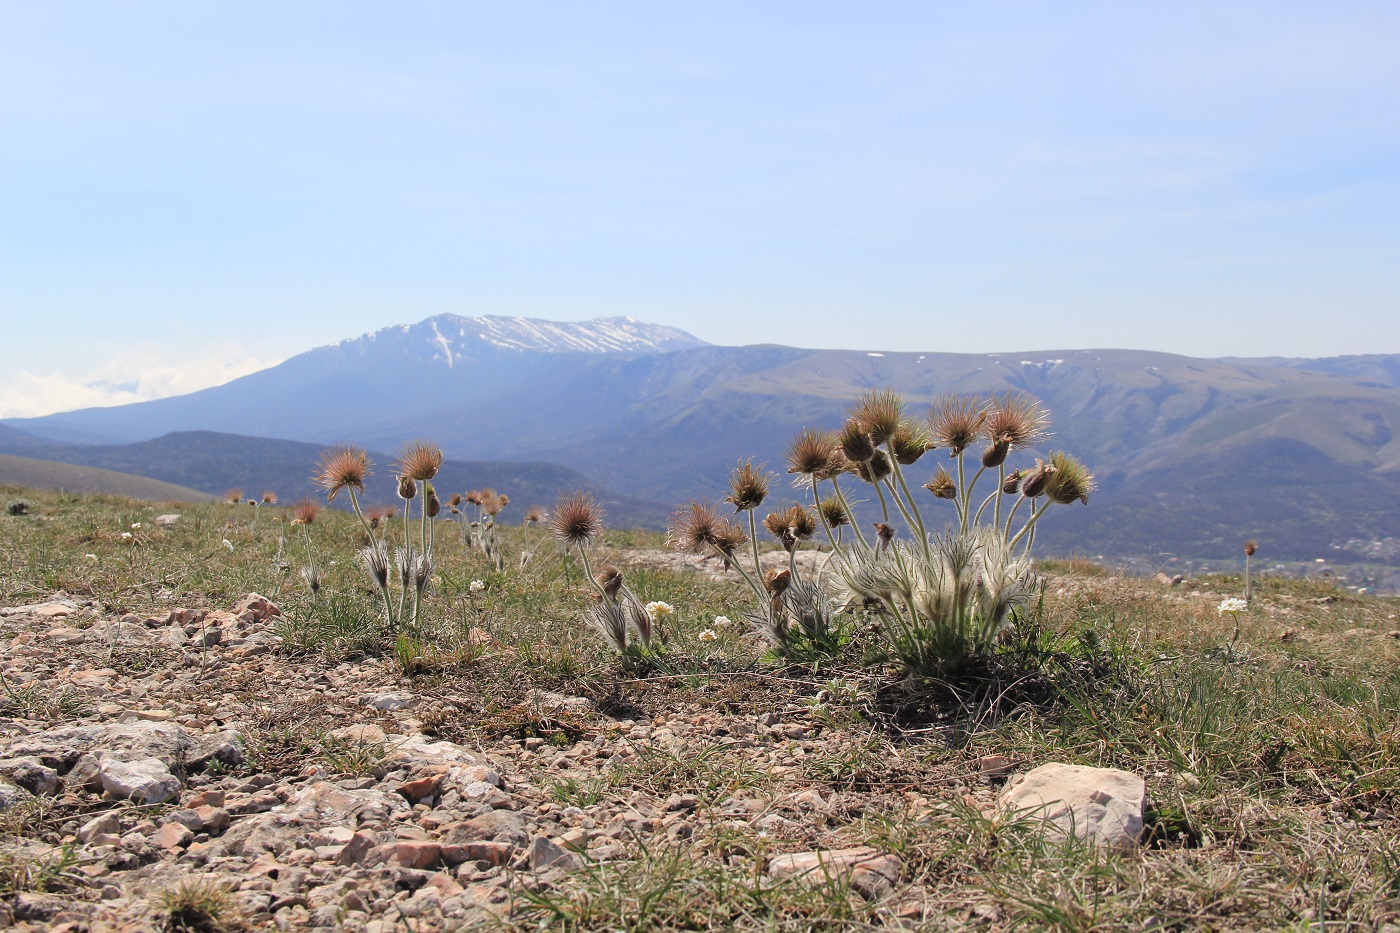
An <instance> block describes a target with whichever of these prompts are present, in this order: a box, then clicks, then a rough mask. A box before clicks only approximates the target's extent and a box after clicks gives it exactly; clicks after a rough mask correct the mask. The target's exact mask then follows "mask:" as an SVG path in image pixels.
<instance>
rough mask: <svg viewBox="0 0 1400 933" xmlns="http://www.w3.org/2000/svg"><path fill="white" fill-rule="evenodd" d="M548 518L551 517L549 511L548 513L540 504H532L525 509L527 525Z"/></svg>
mask: <svg viewBox="0 0 1400 933" xmlns="http://www.w3.org/2000/svg"><path fill="white" fill-rule="evenodd" d="M547 518H549V513H547V512H546V511H545V510H544V509H542V508H540V507H539V506H538V505H532V506H530V508H529V509H527V510H526V511H525V522H524V523H525V524H526V525H538V524H539V523H540V522H542V521H544V520H545V519H547Z"/></svg>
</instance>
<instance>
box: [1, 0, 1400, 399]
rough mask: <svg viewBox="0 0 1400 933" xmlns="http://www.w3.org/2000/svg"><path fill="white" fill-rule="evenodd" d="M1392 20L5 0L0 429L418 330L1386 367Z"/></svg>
mask: <svg viewBox="0 0 1400 933" xmlns="http://www.w3.org/2000/svg"><path fill="white" fill-rule="evenodd" d="M1397 48H1400V4H1395V3H1393V2H1384V3H1374V4H1368V3H1347V2H1331V3H1315V2H1287V0H1283V2H1266V3H1249V2H1237V3H1220V2H1207V3H1189V2H1188V3H1171V4H1168V3H1091V2H1084V3H1068V4H1066V3H1049V2H1046V3H997V2H989V3H978V4H953V3H927V2H909V3H900V2H888V3H879V4H851V3H824V2H800V3H799V2H792V3H786V2H769V3H764V2H745V3H728V2H712V3H705V4H680V3H657V4H641V3H609V2H590V3H578V4H564V3H556V4H543V3H528V2H527V3H511V4H502V3H490V4H487V3H470V2H453V3H434V2H419V3H414V4H400V5H394V6H386V5H384V4H382V3H366V2H346V0H336V2H333V3H331V2H312V0H308V2H298V3H295V4H289V3H283V2H279V3H272V2H266V3H264V2H255V0H245V2H239V3H236V4H234V3H228V4H191V3H187V2H159V0H146V2H142V3H139V4H133V3H126V2H120V3H119V2H102V0H85V2H82V3H78V2H71V0H46V2H44V3H32V2H27V0H0V335H3V336H2V337H0V347H3V351H2V352H3V356H2V357H0V359H3V363H0V417H15V416H26V415H37V414H43V413H47V412H52V411H61V410H68V409H72V408H77V407H84V406H88V405H99V404H117V403H122V402H128V401H136V400H140V399H146V398H156V397H161V396H163V395H170V394H179V393H184V392H189V391H193V390H194V389H198V388H202V387H204V386H208V385H212V384H217V383H219V382H223V381H227V380H228V379H231V378H235V377H237V376H239V375H242V374H245V373H247V372H252V371H254V370H256V369H259V368H262V367H265V366H268V365H272V364H274V363H276V362H278V361H280V360H282V359H285V358H287V357H289V356H292V355H294V354H296V353H299V352H302V351H304V350H307V349H310V348H312V347H315V346H319V345H323V344H326V343H331V342H334V341H336V340H340V339H344V338H348V337H354V336H357V335H359V334H362V333H366V332H369V331H373V330H377V329H379V328H381V327H386V326H390V325H393V324H400V323H409V322H414V321H418V320H422V319H423V318H426V317H429V316H431V315H434V314H440V313H444V312H451V313H456V314H465V315H475V314H504V315H523V316H530V317H540V318H546V319H552V320H582V319H586V318H591V317H597V316H606V315H619V314H622V315H630V316H632V317H636V318H639V319H641V320H646V321H652V322H655V323H659V324H668V325H672V326H676V327H681V328H683V329H685V330H688V331H690V332H691V333H693V334H695V335H696V336H698V337H701V338H702V339H705V340H708V341H710V342H712V343H718V344H751V343H782V344H789V345H796V346H808V347H842V348H849V349H865V350H892V349H893V350H902V349H909V350H920V351H948V352H1012V351H1030V350H1036V349H1077V348H1088V347H1126V348H1138V349H1151V350H1162V351H1168V352H1175V353H1183V354H1188V355H1192V356H1204V357H1220V356H1293V357H1317V356H1333V355H1343V354H1355V353H1398V352H1400V55H1397V54H1396V53H1395V50H1396V49H1397Z"/></svg>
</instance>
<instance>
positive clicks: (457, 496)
mask: <svg viewBox="0 0 1400 933" xmlns="http://www.w3.org/2000/svg"><path fill="white" fill-rule="evenodd" d="M447 504H448V505H450V506H452V507H453V508H456V507H457V506H459V505H461V504H462V494H461V493H460V492H454V493H453V494H452V496H451V498H449V499H448V500H447Z"/></svg>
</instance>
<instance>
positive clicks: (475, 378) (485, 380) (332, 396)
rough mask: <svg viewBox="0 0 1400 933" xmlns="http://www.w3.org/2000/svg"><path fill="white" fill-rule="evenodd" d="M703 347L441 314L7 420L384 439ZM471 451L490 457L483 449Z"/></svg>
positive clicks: (626, 321) (109, 440) (102, 428)
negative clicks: (563, 378)
mask: <svg viewBox="0 0 1400 933" xmlns="http://www.w3.org/2000/svg"><path fill="white" fill-rule="evenodd" d="M704 345H705V344H704V342H703V341H701V340H698V339H696V338H695V337H692V336H690V335H689V334H687V333H685V332H684V331H680V330H676V329H675V328H671V327H661V326H658V325H654V324H646V323H642V322H640V321H635V320H633V319H632V318H627V317H612V318H598V319H595V320H592V321H582V322H578V323H556V322H551V321H535V320H530V319H527V318H508V317H460V316H458V315H454V314H441V315H438V316H436V317H431V318H428V319H427V320H425V321H422V322H420V323H418V324H411V325H410V324H405V325H402V326H397V327H386V328H384V329H383V330H379V331H376V332H374V333H372V334H365V335H364V336H361V337H358V338H356V339H353V340H342V341H340V342H339V343H334V344H331V345H329V346H325V347H319V348H317V349H315V350H311V351H308V352H306V353H302V354H300V355H298V356H295V357H292V358H291V359H289V360H287V361H285V362H283V363H281V364H280V365H278V366H274V367H272V368H270V369H265V370H262V371H260V372H256V373H253V374H251V375H248V376H244V377H243V378H241V379H236V380H234V381H233V382H230V383H228V384H227V385H222V386H217V387H215V388H212V389H204V390H202V391H199V392H193V393H191V394H189V395H182V396H178V397H175V398H166V399H159V400H156V401H151V402H141V403H138V404H134V405H123V406H119V407H116V408H88V409H82V410H79V411H74V412H65V413H62V414H57V415H49V416H46V417H43V418H29V419H11V420H10V421H8V422H7V423H8V424H9V425H10V426H12V427H16V428H19V429H21V430H23V431H25V432H27V433H31V434H37V435H40V436H41V437H43V438H46V439H48V440H58V441H69V442H74V443H83V444H117V443H127V442H130V441H139V440H148V439H150V438H153V437H159V436H160V435H162V434H166V433H169V432H171V431H203V430H215V431H221V432H226V433H230V434H242V435H247V436H254V437H280V438H289V439H293V440H314V441H322V442H327V443H330V442H333V441H337V440H344V439H347V438H355V439H357V440H361V439H362V442H363V443H366V444H371V445H373V444H379V445H382V446H388V447H393V446H397V445H398V444H399V443H400V442H401V441H402V440H403V439H404V437H405V435H406V434H407V435H409V436H411V435H413V434H414V433H415V432H417V433H422V426H430V425H426V424H425V422H426V419H425V418H424V414H425V412H428V411H430V410H432V409H434V408H436V407H438V406H441V405H443V404H445V403H446V402H448V401H450V402H451V404H452V406H453V407H454V408H456V409H458V410H459V411H462V412H470V413H472V416H473V417H474V418H475V420H476V422H477V423H481V422H482V421H484V420H486V419H483V418H482V414H483V409H484V406H485V405H487V403H490V402H492V401H493V400H495V399H497V398H499V397H501V396H503V395H506V396H508V395H511V394H513V393H518V392H529V391H530V390H531V387H532V386H534V385H537V384H539V383H541V382H544V381H548V380H549V379H550V378H551V376H552V374H553V373H554V372H555V371H556V370H558V369H560V368H563V369H571V368H573V367H576V366H579V365H582V364H584V363H585V362H586V361H588V360H593V359H597V358H600V357H604V358H616V359H632V358H636V357H639V356H645V355H649V354H657V353H667V352H670V351H676V350H685V349H690V348H695V347H702V346H704ZM367 426H372V430H371V431H370V432H369V433H368V434H366V433H365V432H364V429H365V428H366V427H367ZM428 433H434V434H435V433H436V432H428ZM0 443H4V439H3V438H2V437H0ZM477 449H480V448H477ZM472 456H474V457H475V456H480V457H482V458H484V459H493V455H492V454H490V453H486V454H480V455H478V454H473V455H472Z"/></svg>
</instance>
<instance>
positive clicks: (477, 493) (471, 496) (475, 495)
mask: <svg viewBox="0 0 1400 933" xmlns="http://www.w3.org/2000/svg"><path fill="white" fill-rule="evenodd" d="M487 492H490V490H489V489H473V490H472V491H471V492H469V493H467V494H466V499H467V501H468V502H470V503H471V504H472V505H481V497H482V495H483V494H484V493H487Z"/></svg>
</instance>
